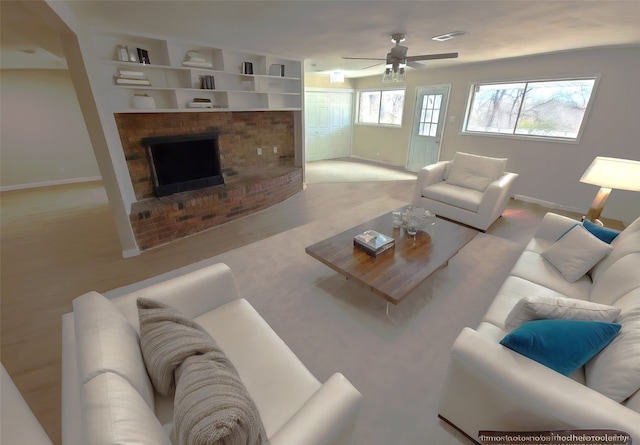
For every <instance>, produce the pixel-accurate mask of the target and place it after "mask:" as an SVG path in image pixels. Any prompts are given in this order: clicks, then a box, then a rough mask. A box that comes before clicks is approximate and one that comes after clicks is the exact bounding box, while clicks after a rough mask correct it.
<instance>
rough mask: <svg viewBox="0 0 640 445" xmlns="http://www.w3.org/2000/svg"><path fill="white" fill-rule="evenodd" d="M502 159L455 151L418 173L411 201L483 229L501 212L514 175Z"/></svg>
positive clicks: (505, 204)
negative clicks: (506, 168) (450, 155)
mask: <svg viewBox="0 0 640 445" xmlns="http://www.w3.org/2000/svg"><path fill="white" fill-rule="evenodd" d="M505 165H506V159H497V158H487V157H484V156H476V155H470V154H466V153H456V156H455V158H454V160H453V161H440V162H437V163H435V164H431V165H427V166H426V167H423V168H422V169H421V170H420V172H419V173H418V178H417V181H416V189H415V193H414V197H413V205H414V206H416V207H423V208H425V209H427V210H429V211H431V212H432V213H435V214H436V215H438V216H440V217H443V218H447V219H451V220H453V221H457V222H460V223H463V224H466V225H468V226H471V227H475V228H477V229H479V230H482V231H485V230H487V228H488V227H489V226H490V225H491V224H492V223H493V222H494V221H495V220H496V219H498V218H499V217H500V215H502V212H504V209H505V208H506V206H507V202H508V201H509V198H510V197H511V190H512V188H513V185H514V183H515V181H516V178H517V177H518V174H516V173H509V172H504V166H505Z"/></svg>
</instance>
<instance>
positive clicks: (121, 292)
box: [104, 263, 240, 330]
mask: <svg viewBox="0 0 640 445" xmlns="http://www.w3.org/2000/svg"><path fill="white" fill-rule="evenodd" d="M104 295H105V296H106V297H108V298H112V301H113V304H114V305H115V306H116V307H117V308H118V309H120V311H121V312H122V313H123V314H124V315H125V317H127V320H129V322H130V323H131V324H132V325H133V326H134V327H135V328H136V330H139V320H138V309H137V306H136V300H137V299H138V297H144V298H151V299H154V300H157V301H160V302H162V303H165V304H168V305H170V306H173V307H175V308H176V309H178V310H180V312H182V313H183V314H185V315H186V316H187V317H190V318H196V317H198V316H200V315H202V314H205V313H207V312H209V311H211V310H213V309H215V308H217V307H219V306H222V305H223V304H226V303H228V302H230V301H232V300H234V299H237V298H240V293H239V291H238V286H237V284H236V281H235V278H234V277H233V272H232V271H231V269H230V268H229V266H227V265H226V264H224V263H217V264H213V265H210V266H205V267H202V268H200V269H196V270H193V271H187V272H184V271H183V270H180V269H178V270H177V271H174V272H172V274H171V275H167V274H163V275H159V276H157V277H153V278H150V279H148V280H145V281H141V282H139V283H135V284H133V285H131V286H126V287H124V288H120V289H115V290H113V291H110V292H108V293H105V294H104Z"/></svg>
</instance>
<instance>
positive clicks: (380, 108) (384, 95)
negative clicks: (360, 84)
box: [357, 90, 404, 126]
mask: <svg viewBox="0 0 640 445" xmlns="http://www.w3.org/2000/svg"><path fill="white" fill-rule="evenodd" d="M403 107H404V90H377V91H360V92H359V93H358V120H357V122H358V123H360V124H383V125H397V126H400V125H401V124H402V108H403Z"/></svg>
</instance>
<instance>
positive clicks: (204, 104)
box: [189, 97, 213, 108]
mask: <svg viewBox="0 0 640 445" xmlns="http://www.w3.org/2000/svg"><path fill="white" fill-rule="evenodd" d="M189 108H213V102H212V101H211V99H209V98H206V97H194V98H193V101H191V102H189Z"/></svg>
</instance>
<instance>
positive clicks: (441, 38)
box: [431, 31, 466, 42]
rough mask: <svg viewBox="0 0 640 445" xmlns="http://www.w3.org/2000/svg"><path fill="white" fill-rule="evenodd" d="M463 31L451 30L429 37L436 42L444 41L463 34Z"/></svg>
mask: <svg viewBox="0 0 640 445" xmlns="http://www.w3.org/2000/svg"><path fill="white" fill-rule="evenodd" d="M465 34H466V32H465V31H451V32H448V33H446V34H441V35H439V36H434V37H431V40H435V41H436V42H446V41H447V40H451V39H453V38H455V37H460V36H463V35H465Z"/></svg>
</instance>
